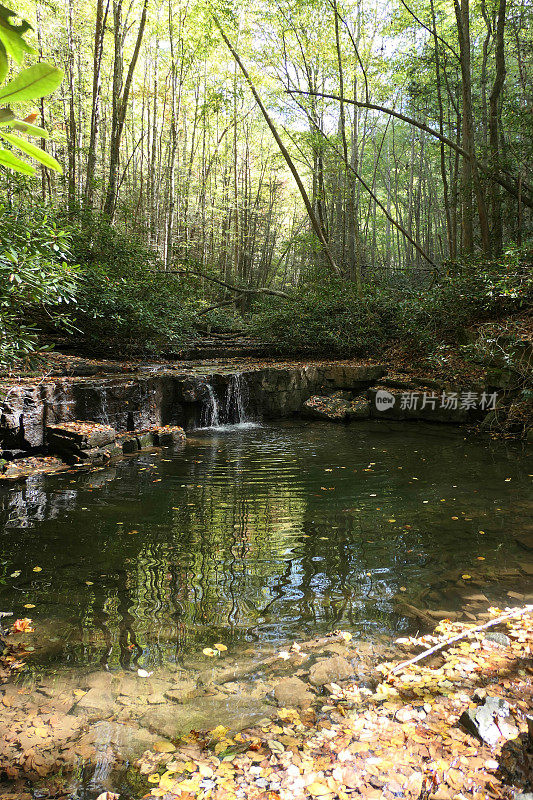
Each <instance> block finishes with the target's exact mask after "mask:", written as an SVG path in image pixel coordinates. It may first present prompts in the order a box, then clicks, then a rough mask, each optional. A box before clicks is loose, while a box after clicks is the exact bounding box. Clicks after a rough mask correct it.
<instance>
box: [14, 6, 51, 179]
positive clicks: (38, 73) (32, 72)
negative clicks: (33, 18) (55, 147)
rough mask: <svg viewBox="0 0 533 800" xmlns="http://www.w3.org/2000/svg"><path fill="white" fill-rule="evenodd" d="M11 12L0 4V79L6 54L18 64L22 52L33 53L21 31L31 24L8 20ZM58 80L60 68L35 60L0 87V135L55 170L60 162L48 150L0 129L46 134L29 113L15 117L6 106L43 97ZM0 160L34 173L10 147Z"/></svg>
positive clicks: (29, 133)
mask: <svg viewBox="0 0 533 800" xmlns="http://www.w3.org/2000/svg"><path fill="white" fill-rule="evenodd" d="M13 16H15V12H13V11H11V10H10V9H9V8H6V7H5V6H2V5H0V81H4V80H5V77H6V75H7V72H8V69H9V58H12V59H13V60H14V61H15V62H16V63H17V64H21V63H22V61H23V58H24V56H25V54H34V53H35V51H34V50H33V48H32V47H30V45H29V44H28V43H27V42H26V41H25V40H24V34H25V33H26V32H27V31H28V30H31V26H30V25H29V24H28V23H27V22H25V21H24V20H23V21H22V22H21V23H20V24H19V25H15V24H14V23H12V22H11V21H10V18H11V17H13ZM62 80H63V71H62V70H60V69H58V68H57V67H54V66H52V65H50V64H46V63H44V62H43V61H40V62H39V63H38V64H34V65H33V66H31V67H28V68H27V69H23V70H22V71H21V72H19V73H18V75H16V76H15V77H14V78H13V80H11V81H9V83H7V84H6V85H5V86H3V87H2V88H1V89H0V103H2V104H6V103H7V104H8V105H6V107H5V108H2V109H0V129H2V130H0V138H2V139H4V141H6V142H8V143H9V144H10V145H11V146H12V147H15V148H16V149H17V150H20V151H22V152H23V153H25V154H26V155H29V156H31V157H32V158H34V159H35V160H36V161H39V162H40V163H41V164H43V165H44V166H45V167H48V168H49V169H53V170H56V171H57V172H62V170H61V166H60V165H59V163H58V162H57V161H56V159H55V158H53V157H52V156H51V155H49V153H46V152H45V151H44V150H42V149H41V148H40V147H37V146H36V145H34V144H32V143H31V142H28V141H26V140H25V139H22V138H21V137H20V136H17V135H16V134H13V133H9V132H7V131H5V130H3V129H4V128H6V127H7V128H13V129H14V130H18V131H20V132H22V133H25V134H27V135H28V136H37V137H40V138H42V139H45V138H47V137H48V134H47V133H46V131H45V130H44V129H43V128H39V127H37V126H36V125H33V124H32V122H33V117H31V118H27V119H24V120H20V119H17V117H16V115H15V113H14V112H13V111H12V110H11V107H10V106H11V104H12V103H15V104H18V103H24V102H27V101H28V100H37V99H39V98H41V97H46V96H47V95H49V94H52V92H54V91H55V90H56V89H57V87H58V86H59V84H60V83H61V81H62ZM0 164H1V165H2V166H4V167H8V168H9V169H12V170H14V171H15V172H20V173H22V174H23V175H30V176H31V175H35V168H34V167H32V166H31V164H28V163H27V162H26V161H24V160H23V159H21V158H18V157H17V156H15V155H13V153H12V152H11V150H6V149H5V148H3V149H0Z"/></svg>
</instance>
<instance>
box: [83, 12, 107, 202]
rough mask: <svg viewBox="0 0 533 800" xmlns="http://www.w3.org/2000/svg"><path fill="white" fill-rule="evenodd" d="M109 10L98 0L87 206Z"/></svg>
mask: <svg viewBox="0 0 533 800" xmlns="http://www.w3.org/2000/svg"><path fill="white" fill-rule="evenodd" d="M108 11H109V0H106V2H105V6H104V0H97V3H96V22H95V27H94V51H93V89H92V104H91V132H90V135H89V150H88V153H87V168H86V174H85V190H84V201H85V206H86V208H92V205H93V197H94V185H95V168H96V148H97V140H98V126H99V124H100V90H101V85H102V81H101V69H102V52H103V48H104V35H105V28H106V22H107V14H108Z"/></svg>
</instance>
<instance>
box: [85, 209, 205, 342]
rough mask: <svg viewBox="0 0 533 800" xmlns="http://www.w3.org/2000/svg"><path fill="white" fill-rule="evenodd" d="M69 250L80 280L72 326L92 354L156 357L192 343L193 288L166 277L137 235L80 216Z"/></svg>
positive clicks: (102, 220) (97, 217) (93, 217)
mask: <svg viewBox="0 0 533 800" xmlns="http://www.w3.org/2000/svg"><path fill="white" fill-rule="evenodd" d="M72 250H73V256H74V259H75V260H76V261H77V262H79V263H80V265H81V272H82V276H83V282H82V289H81V294H80V303H79V307H78V310H77V315H76V325H77V327H78V328H80V329H81V331H82V332H83V338H84V340H85V344H86V346H89V347H90V348H91V350H93V351H98V352H107V353H110V352H111V353H112V354H113V355H115V356H117V357H120V356H121V355H122V356H125V355H128V354H132V353H135V354H138V353H140V352H144V353H146V354H150V353H152V354H155V353H158V352H161V351H165V350H167V351H168V350H173V349H175V348H179V347H180V346H182V345H183V344H185V343H186V342H190V341H191V338H192V336H193V334H192V322H193V318H194V307H195V302H194V296H193V293H192V288H191V287H189V286H188V285H187V284H186V283H185V282H184V281H183V280H180V279H179V278H178V277H177V276H175V275H168V274H165V273H164V272H163V267H162V264H161V261H160V258H159V255H158V254H157V253H156V252H155V251H154V250H152V249H151V248H149V247H148V246H147V245H146V244H144V242H143V241H142V239H141V237H140V236H139V235H137V234H135V233H131V232H129V231H127V230H122V229H120V228H118V227H114V226H112V225H111V224H110V223H109V221H108V219H107V218H106V217H105V216H100V215H97V214H94V215H85V217H84V218H83V221H82V224H80V225H78V226H77V227H76V228H75V229H73V231H72Z"/></svg>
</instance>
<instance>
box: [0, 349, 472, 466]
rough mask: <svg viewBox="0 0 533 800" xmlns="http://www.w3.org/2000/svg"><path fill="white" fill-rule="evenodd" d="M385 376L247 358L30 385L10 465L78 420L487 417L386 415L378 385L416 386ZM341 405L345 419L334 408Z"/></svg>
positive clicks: (9, 442)
mask: <svg viewBox="0 0 533 800" xmlns="http://www.w3.org/2000/svg"><path fill="white" fill-rule="evenodd" d="M385 375H386V368H385V366H383V365H380V364H353V363H348V362H334V363H327V362H316V363H306V364H301V363H294V362H293V363H273V364H270V365H256V364H251V363H246V362H244V363H243V364H242V365H238V364H235V363H231V364H217V365H211V369H210V368H209V366H208V365H205V364H201V365H194V366H192V365H187V366H185V365H183V364H181V365H180V368H179V369H177V368H172V367H166V366H164V367H157V366H156V367H155V368H154V367H152V368H151V369H146V370H145V371H139V372H137V373H133V372H129V373H125V374H116V372H113V373H112V374H102V375H101V376H99V377H94V376H85V377H81V376H76V375H72V376H66V375H65V376H62V377H53V378H49V379H46V380H41V381H40V382H35V383H32V382H30V381H26V382H20V383H18V384H13V385H11V386H4V387H3V389H4V391H3V393H2V394H3V400H2V402H0V448H1V449H2V450H3V451H4V457H5V458H8V459H9V458H16V457H17V456H18V455H20V454H21V453H22V452H23V453H25V454H27V452H28V451H34V452H42V451H43V450H44V451H45V452H46V448H47V444H49V443H48V442H47V441H46V431H47V429H48V428H50V426H53V425H57V424H61V423H65V422H70V421H75V420H77V421H92V422H96V423H99V424H103V425H109V426H110V427H112V428H113V429H114V430H115V431H117V432H119V433H120V432H126V431H145V430H152V429H154V428H158V427H161V426H165V425H171V426H181V427H183V428H185V429H186V430H187V429H191V428H194V427H208V426H215V425H219V424H227V423H235V422H242V421H243V420H244V419H245V418H246V419H252V420H253V419H257V420H259V419H279V418H284V417H290V416H293V415H297V414H303V415H304V416H312V417H319V418H323V419H332V420H337V421H340V420H349V419H356V418H364V417H367V416H369V415H370V416H373V417H380V416H384V417H385V418H388V419H405V418H409V419H410V418H413V419H414V418H417V419H418V418H423V419H428V420H430V421H435V422H443V421H446V422H455V423H460V422H465V421H469V420H471V419H474V418H479V415H478V416H477V417H476V416H475V415H474V414H473V413H471V412H468V413H465V412H464V410H463V411H461V409H457V412H454V411H453V409H452V412H453V413H452V412H450V413H447V414H446V415H445V417H443V415H442V414H439V413H437V412H435V413H433V412H432V411H431V409H429V410H428V411H427V412H424V414H422V415H421V414H420V412H418V411H417V413H416V414H414V416H413V414H410V415H407V417H406V413H405V412H404V411H401V408H400V404H399V403H397V406H398V408H396V407H392V408H388V409H386V410H385V411H380V409H379V408H378V407H377V404H376V402H375V390H376V388H381V389H388V390H389V391H392V392H395V391H396V392H397V391H401V390H402V387H403V389H406V388H409V387H408V382H406V381H399V380H398V379H397V378H395V379H394V380H392V379H391V377H390V376H389V377H388V378H387V377H384V376H385ZM428 383H429V384H430V387H431V388H430V389H428V387H427V386H425V385H424V386H422V387H421V385H419V386H418V387H415V388H417V390H418V391H422V389H424V390H426V389H428V392H429V391H432V390H435V389H438V387H436V382H435V381H433V382H431V381H429V379H428ZM400 384H401V385H402V386H400ZM419 384H420V382H419ZM409 386H410V384H409ZM391 387H396V388H392V389H391ZM411 388H413V387H411ZM325 401H327V402H325ZM333 401H335V402H336V409H337V412H339V409H340V412H339V413H330V412H329V411H328V408H329V406H330V405H331V403H332V402H333ZM369 401H370V402H369ZM340 406H342V408H340ZM437 411H438V410H437ZM341 412H342V413H341ZM430 412H431V413H430ZM245 415H246V416H245ZM50 452H53V451H52V450H51V449H50ZM0 456H1V454H0Z"/></svg>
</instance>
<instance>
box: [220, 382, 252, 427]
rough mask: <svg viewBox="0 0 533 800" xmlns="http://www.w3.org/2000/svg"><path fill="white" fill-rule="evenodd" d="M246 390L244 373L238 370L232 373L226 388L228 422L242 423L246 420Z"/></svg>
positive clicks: (226, 415) (225, 405) (226, 416)
mask: <svg viewBox="0 0 533 800" xmlns="http://www.w3.org/2000/svg"><path fill="white" fill-rule="evenodd" d="M245 392H246V384H245V382H244V380H243V377H242V373H240V372H236V373H235V375H232V376H231V378H230V380H229V383H228V387H227V389H226V402H225V404H224V416H225V419H226V422H228V423H232V424H236V425H240V424H241V423H243V422H246V421H247V420H246V411H245Z"/></svg>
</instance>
